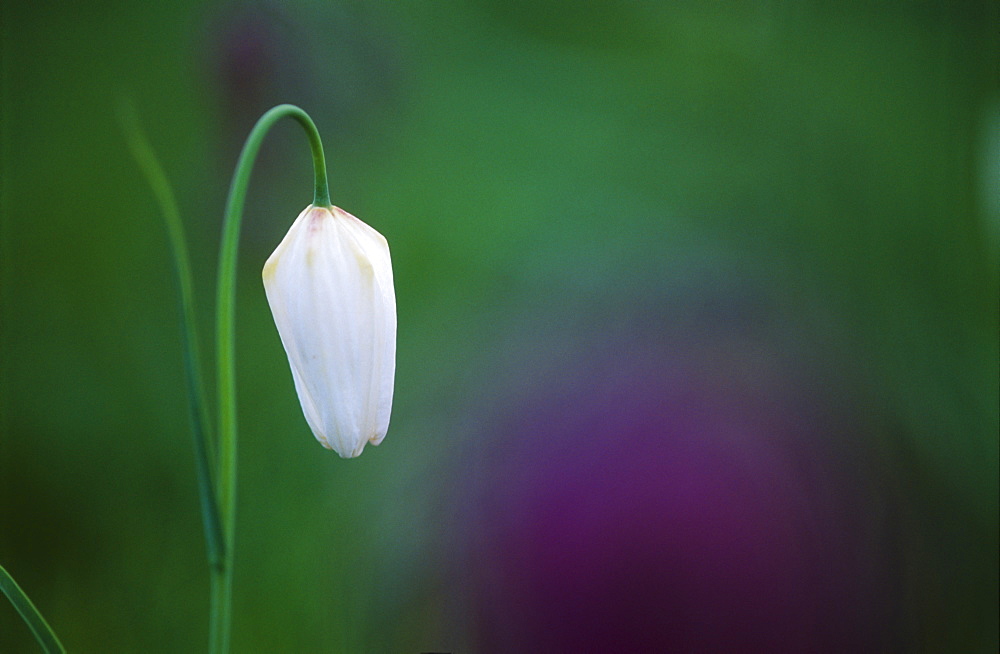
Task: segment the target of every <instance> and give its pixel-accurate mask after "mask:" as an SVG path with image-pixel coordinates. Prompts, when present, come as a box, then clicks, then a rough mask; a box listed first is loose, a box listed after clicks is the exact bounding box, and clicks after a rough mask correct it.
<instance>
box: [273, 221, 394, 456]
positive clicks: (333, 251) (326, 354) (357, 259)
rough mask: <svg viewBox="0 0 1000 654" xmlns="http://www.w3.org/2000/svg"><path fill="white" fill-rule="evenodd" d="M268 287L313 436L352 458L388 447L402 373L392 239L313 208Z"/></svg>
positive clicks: (291, 234)
mask: <svg viewBox="0 0 1000 654" xmlns="http://www.w3.org/2000/svg"><path fill="white" fill-rule="evenodd" d="M263 277H264V290H265V292H266V294H267V302H268V304H269V305H270V307H271V313H272V314H273V316H274V324H275V325H276V326H277V328H278V334H279V336H280V337H281V343H282V345H284V347H285V353H286V354H287V355H288V362H289V364H290V365H291V369H292V378H293V380H294V381H295V390H296V392H297V393H298V396H299V401H300V403H301V404H302V412H303V413H304V414H305V418H306V422H308V423H309V427H310V428H311V429H312V431H313V434H315V436H316V438H317V439H318V440H319V442H320V443H322V444H323V446H324V447H326V448H329V449H332V450H335V451H336V452H337V453H338V454H339V455H340V456H342V457H345V458H352V457H356V456H358V455H359V454H361V452H362V450H364V448H365V444H367V443H372V444H373V445H378V444H379V443H381V442H382V439H383V438H385V433H386V430H387V429H388V428H389V412H390V410H391V408H392V390H393V378H394V376H395V371H396V297H395V293H394V291H393V285H392V264H391V262H390V260H389V245H388V243H386V240H385V238H384V237H383V236H382V235H381V234H379V233H378V232H377V231H375V230H374V229H372V228H371V227H369V226H368V225H366V224H365V223H363V222H361V221H360V220H358V219H357V218H355V217H354V216H352V215H351V214H349V213H347V212H346V211H343V210H342V209H339V208H337V207H317V206H313V205H310V206H308V207H306V208H305V210H304V211H303V212H302V213H301V214H299V217H298V218H296V219H295V222H294V223H293V224H292V227H291V229H289V230H288V234H286V235H285V238H284V239H282V241H281V243H280V244H279V245H278V247H277V248H276V249H275V250H274V252H273V253H272V254H271V256H270V257H269V258H268V260H267V263H265V264H264V271H263Z"/></svg>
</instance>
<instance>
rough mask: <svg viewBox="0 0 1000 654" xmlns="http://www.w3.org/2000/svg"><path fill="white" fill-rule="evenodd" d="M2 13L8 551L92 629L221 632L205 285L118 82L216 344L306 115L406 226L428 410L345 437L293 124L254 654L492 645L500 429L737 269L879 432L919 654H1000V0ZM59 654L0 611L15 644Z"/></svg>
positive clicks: (263, 407)
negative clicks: (301, 358) (315, 360)
mask: <svg viewBox="0 0 1000 654" xmlns="http://www.w3.org/2000/svg"><path fill="white" fill-rule="evenodd" d="M0 11H2V15H0V21H2V33H3V50H2V56H3V61H2V70H3V90H2V92H3V97H2V105H0V107H2V116H0V118H2V121H3V124H2V128H3V129H2V138H3V140H2V144H0V145H2V149H3V154H2V171H0V174H2V187H0V191H2V197H0V200H2V206H0V209H2V222H0V228H2V232H0V245H2V250H0V273H2V277H0V284H2V287H0V292H2V315H0V330H2V350H0V370H2V388H0V391H2V411H3V415H2V422H0V429H2V431H0V562H2V563H3V565H4V566H5V567H7V569H8V570H9V571H10V572H11V573H12V574H13V575H14V577H15V578H16V579H18V581H19V582H20V583H21V585H22V586H23V587H24V588H25V589H26V590H27V592H28V593H29V594H30V595H31V597H32V598H33V600H34V601H35V603H36V604H37V605H38V606H39V607H40V609H41V610H42V611H43V612H44V613H45V615H46V617H47V618H48V619H49V621H50V623H51V624H52V625H53V627H54V628H55V630H56V631H57V633H58V634H59V635H60V636H61V638H62V639H63V642H64V643H65V644H66V646H67V647H68V648H69V649H70V650H71V651H81V652H82V651H93V652H98V651H108V652H110V651H145V652H152V651H199V650H200V649H201V648H202V647H203V644H204V643H206V642H207V617H206V615H207V602H208V578H207V571H206V564H205V557H204V545H203V543H202V539H201V538H202V537H201V525H200V518H199V515H198V508H197V507H198V503H197V496H196V489H195V483H194V480H195V477H194V466H193V457H192V451H191V450H192V448H191V443H190V436H189V430H188V415H187V405H186V396H185V390H184V377H183V369H182V359H181V345H180V332H179V318H178V305H177V300H176V285H175V280H174V277H173V269H172V267H171V260H170V257H169V251H168V246H167V241H166V236H165V233H164V229H163V226H162V222H161V219H160V217H159V214H158V212H157V209H156V206H155V204H154V202H153V198H152V194H151V191H150V189H149V188H148V186H147V184H146V183H145V181H144V180H143V178H142V176H141V175H140V173H139V171H138V169H137V167H136V165H135V164H134V162H133V161H132V160H131V159H130V156H129V154H128V151H127V148H126V146H125V142H124V138H123V136H122V134H121V130H120V128H119V125H118V122H117V118H116V114H115V107H116V102H117V101H118V99H119V98H120V97H122V96H128V97H130V98H132V99H133V101H134V103H135V105H136V107H137V110H138V112H139V114H140V116H141V119H142V122H143V124H144V126H145V129H146V132H147V134H148V136H149V138H150V141H151V142H152V144H153V146H154V148H155V149H156V151H157V153H158V154H159V156H160V158H161V160H162V162H163V165H164V167H165V169H166V171H167V174H168V176H169V177H170V179H171V181H172V183H173V184H174V187H175V190H176V192H177V194H178V198H179V202H180V204H181V209H182V213H183V217H184V220H185V223H186V226H187V229H188V237H189V240H190V246H191V250H192V257H193V264H194V268H195V276H196V284H197V292H198V301H199V311H200V314H201V318H202V322H201V335H202V338H203V341H204V342H203V344H202V345H203V350H204V352H205V353H206V355H208V356H206V360H211V358H210V354H211V342H210V335H211V333H212V332H211V319H212V302H213V297H214V295H213V294H214V270H215V261H216V259H215V257H216V249H217V246H218V237H219V232H220V223H221V216H222V209H223V205H224V201H225V193H226V189H227V185H228V183H229V176H230V175H231V174H232V170H233V166H234V164H235V160H236V156H237V154H238V151H239V148H240V146H241V145H242V141H243V139H244V138H245V136H246V135H247V133H248V132H249V129H250V127H251V126H252V124H253V122H254V121H255V120H256V118H257V117H259V115H260V114H261V113H263V112H264V111H265V110H267V109H268V108H270V107H271V106H273V105H274V104H278V103H281V102H291V103H295V104H299V105H300V106H302V107H303V108H304V109H306V111H308V112H309V113H310V114H311V115H312V116H313V118H314V119H315V121H316V123H317V125H318V127H319V129H320V132H321V134H322V135H323V138H324V141H325V146H326V150H327V156H328V165H329V169H330V178H331V180H330V181H331V192H332V195H333V201H334V203H335V204H337V205H338V206H341V207H343V208H344V209H346V210H347V211H349V212H351V213H353V214H355V215H357V216H358V217H360V218H361V219H362V220H365V221H366V222H368V223H369V224H371V225H373V226H374V227H375V228H377V229H378V230H379V231H381V232H382V233H383V234H384V235H385V236H386V238H387V239H388V241H389V243H390V246H391V248H392V254H393V262H394V270H395V279H396V294H397V301H398V311H399V342H398V368H397V380H396V395H395V404H394V411H393V416H392V423H391V427H390V430H389V434H388V437H387V438H386V440H385V442H384V443H383V444H382V445H381V446H380V447H378V448H368V449H367V450H366V452H365V454H364V455H363V456H362V457H360V458H359V459H357V460H351V461H343V460H340V459H338V458H337V457H336V456H335V455H333V454H332V453H330V452H328V451H326V450H323V449H322V448H321V447H320V446H319V445H318V444H317V443H316V442H315V440H314V439H313V437H312V436H311V434H310V433H309V430H308V427H307V426H306V424H305V421H304V419H303V418H302V416H301V413H300V410H299V406H298V402H297V399H296V397H295V393H294V389H293V387H292V384H291V378H290V374H289V371H288V364H287V361H286V360H285V358H284V354H283V352H282V349H281V345H280V341H279V340H278V336H277V333H276V331H275V329H274V326H273V323H272V321H271V317H270V314H269V312H268V310H267V306H266V302H265V299H264V294H263V292H262V287H261V283H260V278H259V272H260V268H261V266H262V264H263V261H264V259H265V258H266V257H267V255H268V254H269V253H270V251H271V249H273V247H274V246H275V245H276V244H277V243H278V241H279V240H280V238H281V236H282V235H283V234H284V232H285V230H287V228H288V227H289V226H290V224H291V222H292V220H293V219H294V218H295V216H296V215H297V214H298V212H299V211H301V209H302V208H303V207H304V206H305V205H306V204H307V203H308V202H309V200H310V199H311V170H310V159H309V153H308V149H307V147H306V142H305V139H304V138H303V136H302V134H301V133H300V131H299V130H298V128H297V127H296V126H294V125H293V124H292V123H290V122H289V123H288V124H282V125H279V126H278V127H277V128H276V129H275V130H274V131H273V132H272V134H271V135H270V136H269V138H268V140H267V141H266V142H265V144H264V148H263V151H262V154H261V157H260V159H259V160H258V163H257V166H256V168H255V173H254V178H253V180H252V182H251V186H250V192H249V198H248V209H247V215H246V220H245V223H244V230H243V237H242V242H241V243H242V244H241V254H240V256H241V261H240V270H239V292H238V304H237V316H238V317H237V329H238V336H237V354H238V382H237V384H238V393H239V402H240V403H239V418H240V423H241V441H240V468H239V469H240V480H239V485H240V491H239V492H240V495H239V499H240V503H239V507H238V523H237V539H238V543H237V553H236V565H237V569H236V577H235V603H234V614H235V617H234V641H233V642H234V650H235V651H359V652H360V651H373V652H377V651H386V652H389V651H398V652H404V651H413V652H415V651H430V650H441V649H454V650H456V651H468V647H469V645H468V643H469V641H467V640H465V639H466V635H465V634H464V633H463V631H464V630H465V629H467V627H465V626H463V625H457V626H456V620H455V619H454V616H453V615H451V614H450V613H449V610H450V609H449V598H450V597H452V596H453V595H454V591H455V588H454V584H455V583H456V581H455V579H454V578H453V577H451V576H449V575H448V574H446V569H447V566H448V560H449V556H450V554H449V552H450V551H451V549H450V548H451V546H452V545H451V543H452V541H453V540H454V538H455V536H456V529H460V527H455V525H454V524H452V522H451V521H450V520H449V518H450V517H451V515H452V513H453V504H454V503H455V502H456V501H457V500H456V498H460V497H461V489H460V488H455V487H454V484H452V483H451V481H450V480H451V479H453V478H454V475H455V473H456V470H459V469H462V468H463V467H465V466H467V465H469V462H468V461H467V460H464V459H463V456H465V454H464V452H465V449H464V446H465V445H466V444H467V441H468V440H469V439H472V438H475V437H476V434H477V433H479V432H481V431H482V429H483V424H484V422H487V421H488V420H489V416H491V415H494V414H495V413H496V412H498V411H499V412H502V411H504V408H503V407H504V402H506V401H507V398H509V397H511V396H513V395H516V394H517V393H518V391H519V390H520V389H521V388H522V386H523V385H524V384H525V383H526V380H534V379H537V378H538V377H539V376H540V375H542V374H543V372H545V374H549V373H551V372H552V371H545V365H544V364H542V363H539V360H540V359H544V354H545V353H550V352H553V351H561V352H563V353H564V354H566V353H568V354H566V356H568V357H572V356H573V355H574V353H575V352H576V350H575V348H576V347H577V346H576V345H574V343H578V341H577V340H575V338H576V335H578V334H580V333H581V332H584V331H586V329H587V326H588V325H591V324H596V323H600V324H608V323H614V322H615V320H616V319H617V317H618V316H626V315H640V316H641V315H655V316H656V317H655V320H661V319H662V320H663V321H664V324H668V323H683V322H685V321H686V320H687V319H688V318H689V316H687V315H685V311H684V310H679V311H677V312H671V311H669V309H667V310H664V307H669V306H670V303H669V302H667V301H666V299H667V298H671V297H675V296H676V295H677V294H678V293H687V294H689V295H693V296H694V297H696V298H697V297H700V296H701V295H702V294H706V295H711V294H712V293H713V292H714V291H715V290H716V289H718V288H720V287H729V286H730V285H733V284H736V283H739V284H748V285H752V286H753V287H754V288H755V289H757V291H755V292H757V293H761V294H763V295H765V296H766V297H767V298H768V306H769V314H768V315H771V316H779V317H780V319H777V320H778V322H779V323H780V324H781V325H790V326H792V327H793V328H794V333H795V334H796V336H795V339H796V345H795V348H796V350H797V351H802V352H805V353H807V356H812V357H815V359H816V360H822V361H828V362H830V365H831V366H833V367H836V368H837V369H838V371H839V374H840V375H841V377H846V378H849V379H850V380H852V382H851V384H852V391H853V392H854V393H856V394H857V395H859V396H861V397H862V398H863V402H862V404H863V406H864V407H865V411H866V412H867V413H868V416H869V418H870V422H872V423H874V424H876V425H879V428H878V429H876V430H875V431H876V434H877V439H878V440H877V443H876V445H877V447H878V451H879V452H880V453H881V456H882V457H884V460H885V461H887V462H888V465H885V466H884V469H885V470H887V471H891V475H893V479H894V481H893V483H894V485H895V487H896V488H898V489H899V492H900V496H901V498H902V501H901V503H900V505H901V506H902V507H904V509H905V510H904V511H903V513H904V515H902V516H901V517H898V521H899V523H900V524H902V528H901V533H902V536H901V539H900V545H899V553H898V559H899V565H900V567H901V568H903V569H904V571H905V580H906V581H905V583H904V584H903V586H902V587H901V588H900V589H899V592H898V594H897V596H896V598H895V601H897V602H898V606H899V609H898V610H899V612H900V614H901V615H902V616H903V617H902V618H901V620H900V622H901V624H904V625H905V628H906V630H907V631H908V636H907V637H906V638H904V641H905V642H907V643H910V644H911V645H912V647H908V648H907V649H916V650H918V651H996V648H997V579H998V577H997V575H998V572H997V571H998V562H997V556H998V518H997V511H998V436H997V433H998V365H1000V358H998V331H997V328H998V262H1000V256H998V253H1000V37H998V34H1000V9H998V6H997V4H996V3H994V2H986V1H984V2H957V3H956V2H945V3H936V2H920V3H869V2H846V3H811V2H796V3H774V2H762V3H718V2H712V3H685V2H682V3H660V2H654V1H652V0H649V1H645V2H643V1H635V2H628V3H621V4H616V3H605V2H598V1H596V0H594V1H591V0H588V1H584V2H567V1H565V0H552V1H549V2H529V1H527V0H517V1H513V2H504V1H500V0H467V1H458V0H448V1H442V2H433V3H420V2H400V3H380V2H362V1H345V2H318V1H288V2H277V1H275V2H250V3H205V2H190V1H185V0H182V1H179V2H173V3H132V2H114V1H110V0H97V1H92V2H80V3H65V2H52V1H44V0H43V1H40V2H17V1H16V0H15V1H12V2H6V3H4V5H3V7H2V9H0ZM690 305H691V303H687V304H682V305H681V306H690ZM653 307H656V309H654V308H653ZM769 320H770V319H769ZM780 334H781V329H777V330H775V335H772V338H774V339H776V340H777V341H778V342H779V343H780V342H781V335H780ZM592 346H593V343H592V342H590V343H589V345H588V347H592ZM608 346H609V347H612V346H613V345H612V344H610V343H609V344H608ZM582 355H583V354H582V352H581V356H582ZM555 374H558V371H555ZM887 474H890V473H888V472H887ZM33 648H34V643H33V641H32V640H31V637H30V634H29V633H28V632H27V629H26V628H24V626H23V625H22V624H21V623H20V622H19V621H18V619H17V617H16V615H15V614H14V612H13V610H12V609H10V607H9V606H7V605H6V604H3V605H0V651H3V652H8V651H9V652H21V651H35V650H34V649H33Z"/></svg>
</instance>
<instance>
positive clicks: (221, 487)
mask: <svg viewBox="0 0 1000 654" xmlns="http://www.w3.org/2000/svg"><path fill="white" fill-rule="evenodd" d="M285 117H288V118H294V119H295V120H296V121H297V122H298V123H299V124H300V125H301V126H302V128H303V129H305V131H306V135H307V136H308V137H309V146H310V148H311V149H312V156H313V170H314V172H315V178H316V180H315V181H316V184H315V194H314V197H313V204H314V205H316V206H321V207H326V206H329V205H330V190H329V187H328V186H327V181H326V160H325V158H324V157H323V144H322V142H321V141H320V137H319V132H318V131H317V130H316V125H315V124H313V121H312V119H311V118H309V115H308V114H306V112H304V111H303V110H302V109H299V108H298V107H296V106H293V105H290V104H282V105H278V106H277V107H275V108H273V109H271V110H270V111H268V112H267V113H265V114H264V115H263V116H261V117H260V120H258V121H257V124H256V125H254V127H253V129H252V130H251V131H250V136H248V137H247V140H246V143H245V144H244V145H243V151H242V152H241V153H240V158H239V161H238V162H237V164H236V171H235V172H234V173H233V181H232V184H231V185H230V187H229V198H228V200H227V201H226V214H225V219H224V222H223V226H222V244H221V245H220V250H219V277H218V288H217V295H216V325H215V326H216V332H215V338H216V342H215V348H216V363H217V370H218V373H217V374H218V395H219V396H218V402H219V429H218V434H219V447H218V454H219V470H218V476H217V480H218V498H219V507H220V513H221V516H222V526H223V532H224V540H225V551H224V555H223V559H222V565H221V566H220V567H219V568H218V569H213V571H212V588H211V593H212V598H211V601H212V607H211V633H210V635H209V638H210V645H211V651H212V652H214V653H216V654H223V653H225V652H228V651H229V633H230V622H231V607H232V585H233V542H234V534H235V524H236V360H235V356H234V352H235V304H236V251H237V246H238V245H239V238H240V223H241V222H242V218H243V205H244V202H245V200H246V193H247V184H248V183H249V181H250V172H251V170H252V168H253V163H254V160H255V159H256V158H257V152H258V151H259V150H260V145H261V142H262V141H263V140H264V136H265V135H266V134H267V132H268V130H270V129H271V127H272V126H273V125H274V123H276V122H277V121H279V120H281V119H282V118H285Z"/></svg>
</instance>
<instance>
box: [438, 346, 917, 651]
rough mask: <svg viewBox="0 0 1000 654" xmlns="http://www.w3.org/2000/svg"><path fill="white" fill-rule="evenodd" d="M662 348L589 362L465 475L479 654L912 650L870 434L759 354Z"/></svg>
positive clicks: (502, 431) (530, 407)
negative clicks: (901, 622)
mask: <svg viewBox="0 0 1000 654" xmlns="http://www.w3.org/2000/svg"><path fill="white" fill-rule="evenodd" d="M702 345H704V344H702ZM659 349H660V348H656V347H654V348H645V347H642V346H641V345H639V344H637V343H628V342H624V343H623V342H616V343H613V344H611V343H609V344H608V347H607V348H605V349H604V353H603V354H598V355H597V356H593V355H586V357H585V358H589V359H590V360H591V361H592V362H593V363H592V364H590V365H589V366H588V367H587V368H586V369H584V368H582V367H581V368H579V369H577V370H575V371H573V370H570V371H567V372H566V374H565V375H564V376H563V377H562V382H560V384H559V385H560V386H561V387H552V386H551V385H550V386H547V387H545V388H544V389H543V390H541V391H539V392H537V393H535V394H534V395H533V397H532V398H531V399H530V400H528V401H526V402H522V403H520V405H517V406H513V407H511V409H510V411H509V413H508V415H510V416H512V419H510V420H508V421H507V422H506V424H501V425H499V426H498V428H497V430H496V433H495V434H494V437H493V438H492V439H489V441H488V445H487V447H489V448H490V450H489V452H480V453H479V454H477V455H475V456H474V457H473V458H472V460H471V461H470V462H469V466H468V469H469V470H470V474H469V476H468V483H467V484H464V485H463V487H462V489H461V493H462V494H463V495H464V497H465V499H464V501H465V502H466V503H467V504H466V506H467V508H468V512H467V514H465V515H464V517H463V518H462V519H461V521H460V524H459V525H458V529H459V532H460V533H461V535H462V538H464V539H465V540H464V554H463V555H462V556H461V557H459V559H460V561H461V563H460V568H461V569H460V570H459V571H458V575H459V579H458V580H457V584H459V585H461V586H463V587H464V588H465V590H466V591H467V594H468V606H467V607H466V610H467V611H468V612H469V615H468V616H466V619H468V620H470V621H471V622H472V624H473V625H474V631H475V634H474V640H475V643H476V645H477V647H478V649H479V650H481V651H484V652H512V651H517V652H530V651H537V652H597V651H609V652H610V651H619V652H626V651H627V652H643V651H654V652H675V651H680V652H687V651H698V652H701V651H709V652H716V651H718V652H721V651H726V652H754V651H759V652H846V651H850V652H864V651H893V650H898V649H899V643H898V642H896V635H895V634H896V633H897V630H896V628H895V626H896V624H897V619H896V617H895V612H896V611H895V609H894V605H893V602H892V601H891V600H892V598H893V597H894V595H895V588H894V585H895V582H894V579H895V578H896V575H895V574H894V572H893V570H892V567H893V560H894V559H893V557H892V555H891V554H892V542H891V538H890V536H891V533H892V530H891V529H889V528H888V526H887V524H886V517H885V516H886V515H887V513H886V512H887V510H888V508H889V505H888V503H887V499H886V494H885V493H884V492H883V491H882V490H880V485H879V484H878V483H876V481H875V480H874V475H875V473H876V471H877V470H878V465H877V464H876V461H875V458H874V456H873V455H872V451H871V450H868V449H866V447H865V446H864V443H863V441H862V439H863V438H864V437H865V429H863V428H862V424H863V423H862V421H861V420H860V419H859V418H858V416H857V415H856V414H855V413H854V412H852V411H850V410H847V409H845V408H844V407H842V406H834V405H833V403H832V402H830V401H829V396H830V395H831V393H830V392H829V391H830V389H824V384H823V383H821V380H819V379H818V378H816V377H813V378H812V384H811V385H812V386H813V391H810V392H807V391H806V390H805V389H806V388H807V387H808V386H810V384H807V383H803V382H804V381H806V380H803V379H796V376H795V375H794V374H792V373H791V372H790V371H789V370H788V369H787V367H785V366H782V365H781V364H779V363H778V361H777V358H776V357H768V356H767V355H766V354H764V355H762V353H761V352H760V351H759V350H757V349H755V348H752V347H749V345H748V344H747V343H744V344H742V346H740V345H737V346H736V347H732V346H731V345H730V346H726V347H723V348H718V347H716V348H712V347H703V346H701V345H699V346H698V347H690V346H686V347H683V348H681V347H680V346H679V344H678V343H674V344H673V349H674V350H678V351H682V352H684V354H683V355H681V356H670V357H668V356H664V355H663V354H662V353H660V352H659ZM612 350H614V353H613V352H612ZM594 361H596V362H594ZM817 388H819V389H824V390H821V391H820V392H818V393H817V392H816V390H815V389H817ZM821 395H825V396H827V397H826V398H825V399H824V398H821V397H820V396H821Z"/></svg>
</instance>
